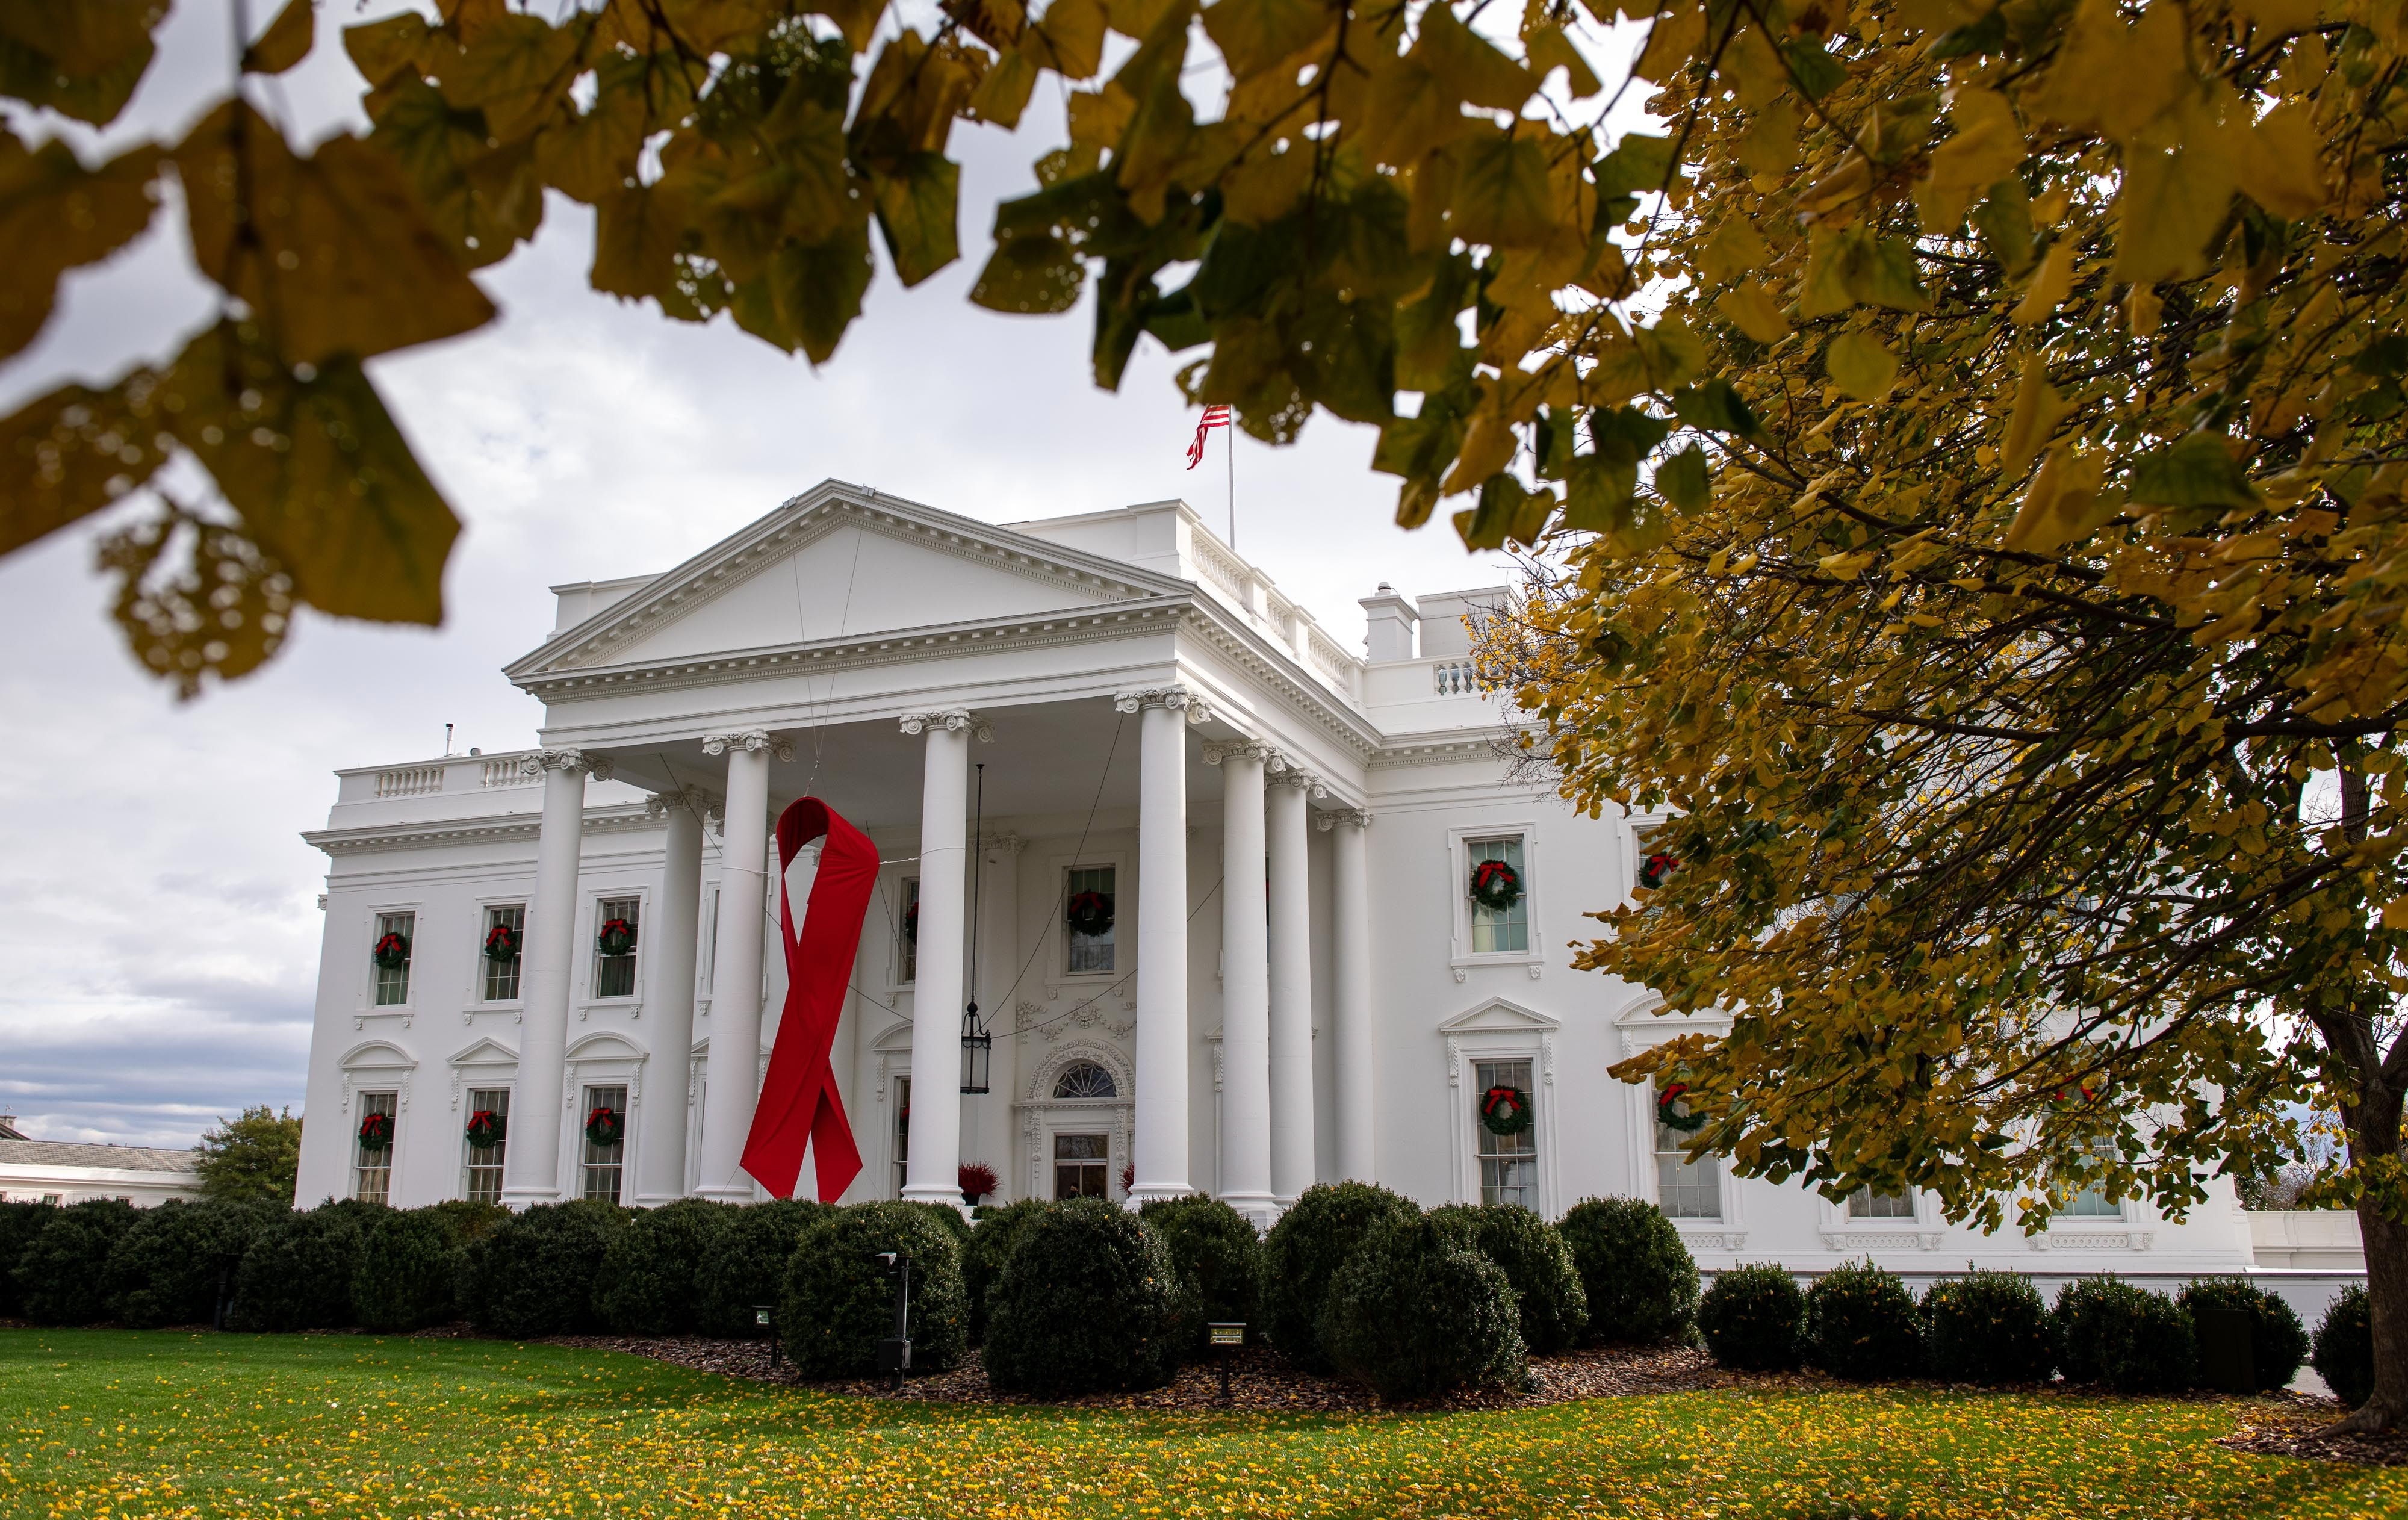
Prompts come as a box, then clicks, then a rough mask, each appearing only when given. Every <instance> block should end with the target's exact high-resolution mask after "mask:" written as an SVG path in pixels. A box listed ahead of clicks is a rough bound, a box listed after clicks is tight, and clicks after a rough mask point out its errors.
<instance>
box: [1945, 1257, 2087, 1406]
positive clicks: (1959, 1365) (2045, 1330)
mask: <svg viewBox="0 0 2408 1520" xmlns="http://www.w3.org/2000/svg"><path fill="white" fill-rule="evenodd" d="M1923 1326H1924V1329H1923V1336H1924V1349H1925V1352H1926V1354H1927V1355H1926V1362H1927V1365H1928V1367H1929V1368H1930V1369H1931V1375H1932V1376H1933V1377H1936V1378H1942V1379H1945V1380H1947V1381H1948V1382H1951V1383H1980V1384H1990V1385H1992V1386H1997V1385H2000V1384H2014V1383H2046V1382H2047V1381H2048V1380H2049V1378H2050V1376H2051V1375H2052V1374H2054V1373H2055V1372H2056V1370H2057V1320H2056V1318H2055V1317H2054V1316H2053V1315H2051V1314H2050V1313H2049V1312H2048V1305H2047V1303H2046V1302H2045V1301H2043V1300H2042V1298H2041V1296H2040V1289H2038V1288H2036V1287H2034V1286H2032V1282H2031V1279H2030V1278H2028V1277H2026V1276H2024V1275H2023V1274H2022V1273H2021V1272H1998V1271H1976V1272H1969V1273H1967V1274H1966V1275H1965V1276H1963V1277H1957V1278H1951V1279H1949V1280H1948V1281H1946V1282H1944V1283H1933V1284H1932V1285H1931V1287H1930V1290H1929V1291H1928V1292H1927V1293H1925V1294H1924V1296H1923Z"/></svg>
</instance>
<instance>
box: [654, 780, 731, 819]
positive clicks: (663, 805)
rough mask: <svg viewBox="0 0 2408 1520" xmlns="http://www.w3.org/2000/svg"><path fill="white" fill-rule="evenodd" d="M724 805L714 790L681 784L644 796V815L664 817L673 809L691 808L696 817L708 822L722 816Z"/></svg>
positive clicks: (724, 809)
mask: <svg viewBox="0 0 2408 1520" xmlns="http://www.w3.org/2000/svg"><path fill="white" fill-rule="evenodd" d="M726 807H727V805H726V803H725V802H724V800H722V799H721V797H720V796H719V794H717V793H716V792H706V791H704V790H703V789H702V788H701V787H699V786H682V787H679V788H677V789H675V790H673V791H667V792H654V793H653V794H652V796H648V797H646V798H644V816H645V817H647V818H666V817H667V816H668V815H669V812H670V811H671V810H673V809H691V810H693V811H694V814H695V817H696V818H699V819H702V820H703V821H704V822H706V823H708V822H710V821H711V820H713V819H716V818H719V817H721V816H723V815H724V813H725V811H726Z"/></svg>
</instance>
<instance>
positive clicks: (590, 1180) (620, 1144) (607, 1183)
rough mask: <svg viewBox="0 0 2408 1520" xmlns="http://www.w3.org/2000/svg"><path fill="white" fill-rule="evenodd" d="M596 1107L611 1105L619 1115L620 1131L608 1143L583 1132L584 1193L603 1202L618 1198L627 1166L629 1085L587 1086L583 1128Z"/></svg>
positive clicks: (610, 1107) (617, 1199) (601, 1107)
mask: <svg viewBox="0 0 2408 1520" xmlns="http://www.w3.org/2000/svg"><path fill="white" fill-rule="evenodd" d="M596 1109H609V1110H610V1111H612V1112H613V1113H616V1114H617V1115H618V1116H619V1132H618V1135H617V1136H616V1137H615V1138H614V1139H612V1140H611V1141H610V1143H609V1144H608V1145H596V1144H595V1143H594V1140H593V1137H592V1136H590V1135H583V1134H581V1135H580V1136H579V1139H580V1140H582V1141H583V1143H584V1147H585V1162H584V1166H585V1186H584V1189H583V1196H584V1197H589V1198H598V1199H600V1200H601V1201H603V1202H604V1203H616V1202H618V1201H619V1182H620V1176H621V1173H622V1171H623V1170H624V1164H625V1158H626V1152H627V1089H625V1088H624V1087H588V1088H587V1089H585V1106H584V1113H583V1117H582V1119H581V1122H580V1126H579V1127H580V1129H582V1128H583V1127H584V1126H585V1125H586V1124H589V1123H590V1122H591V1121H592V1119H593V1116H594V1111H595V1110H596Z"/></svg>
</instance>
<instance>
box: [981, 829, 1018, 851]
mask: <svg viewBox="0 0 2408 1520" xmlns="http://www.w3.org/2000/svg"><path fill="white" fill-rule="evenodd" d="M979 848H980V849H981V850H992V851H994V852H996V853H997V854H1002V855H1017V854H1018V853H1020V852H1022V851H1023V850H1025V849H1027V848H1028V841H1027V840H1026V839H1022V838H1021V837H1020V836H1019V835H1017V834H1014V833H1012V832H1011V830H1009V829H1007V830H1005V831H1004V832H1002V833H1000V834H982V835H980V836H979Z"/></svg>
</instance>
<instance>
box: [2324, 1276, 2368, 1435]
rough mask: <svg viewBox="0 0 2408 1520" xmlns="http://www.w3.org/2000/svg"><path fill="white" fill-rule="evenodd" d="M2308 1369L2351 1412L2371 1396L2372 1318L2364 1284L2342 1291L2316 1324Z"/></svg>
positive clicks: (2354, 1285) (2352, 1284) (2353, 1284)
mask: <svg viewBox="0 0 2408 1520" xmlns="http://www.w3.org/2000/svg"><path fill="white" fill-rule="evenodd" d="M2308 1365H2309V1366H2310V1367H2313V1368H2315V1369H2316V1376H2318V1377H2320V1378H2322V1379H2324V1380H2325V1385H2326V1386H2327V1387H2329V1388H2330V1389H2332V1391H2333V1397H2334V1398H2338V1399H2340V1400H2341V1401H2342V1402H2343V1403H2344V1404H2346V1405H2348V1406H2349V1407H2350V1408H2352V1409H2356V1408H2358V1406H2359V1405H2360V1404H2363V1403H2365V1402H2366V1401H2367V1400H2368V1399H2369V1398H2372V1397H2373V1395H2374V1315H2373V1310H2372V1306H2371V1304H2370V1303H2369V1301H2368V1299H2367V1297H2366V1284H2365V1283H2351V1284H2350V1285H2349V1286H2347V1287H2345V1288H2343V1289H2342V1290H2341V1292H2340V1294H2339V1295H2338V1296H2337V1297H2335V1298H2334V1299H2333V1301H2332V1302H2331V1304H2330V1305H2329V1306H2327V1308H2326V1310H2325V1317H2324V1318H2323V1319H2321V1320H2319V1321H2318V1322H2317V1323H2316V1338H2315V1350H2314V1351H2313V1353H2311V1355H2309V1357H2308Z"/></svg>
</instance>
